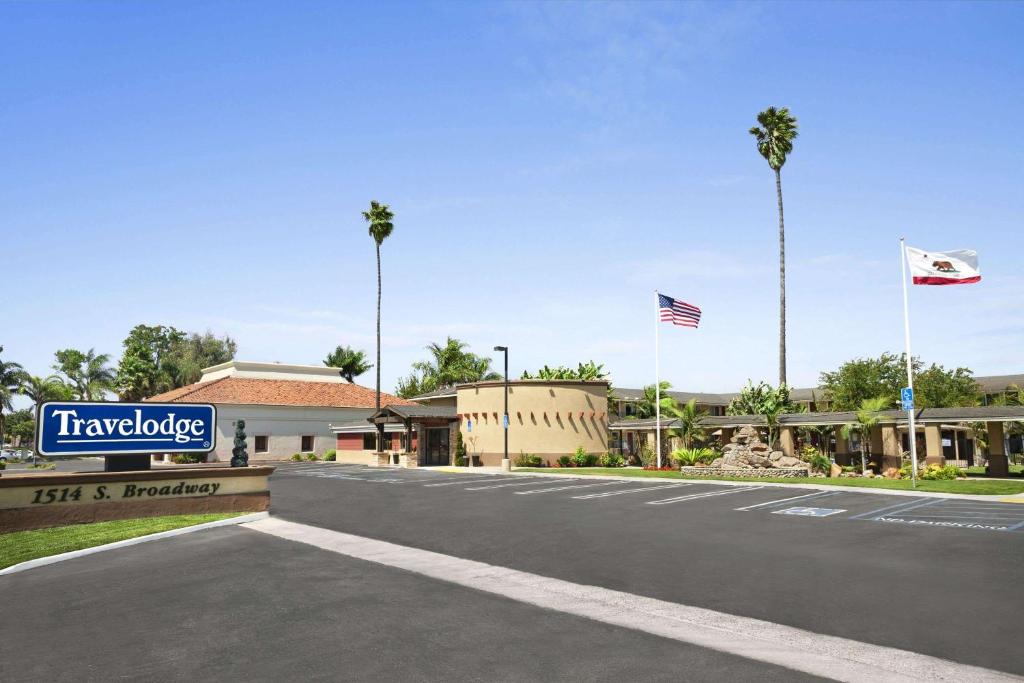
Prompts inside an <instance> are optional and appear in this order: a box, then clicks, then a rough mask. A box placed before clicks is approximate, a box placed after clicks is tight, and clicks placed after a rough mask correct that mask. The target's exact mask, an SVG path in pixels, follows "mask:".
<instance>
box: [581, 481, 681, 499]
mask: <svg viewBox="0 0 1024 683" xmlns="http://www.w3.org/2000/svg"><path fill="white" fill-rule="evenodd" d="M681 486H692V484H649V485H648V486H644V487H643V488H639V489H626V490H625V491H602V492H601V493H588V494H586V495H583V496H573V500H590V499H592V498H608V497H609V496H621V495H623V494H626V493H640V492H642V491H660V490H662V489H677V488H679V487H681Z"/></svg>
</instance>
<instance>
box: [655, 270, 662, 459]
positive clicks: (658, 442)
mask: <svg viewBox="0 0 1024 683" xmlns="http://www.w3.org/2000/svg"><path fill="white" fill-rule="evenodd" d="M660 336H661V299H660V298H659V297H658V290H654V415H655V418H654V448H655V452H656V453H657V463H658V469H659V470H660V469H661V368H660V362H659V358H658V338H659V337H660Z"/></svg>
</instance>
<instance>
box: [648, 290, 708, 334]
mask: <svg viewBox="0 0 1024 683" xmlns="http://www.w3.org/2000/svg"><path fill="white" fill-rule="evenodd" d="M658 311H659V312H660V313H661V321H662V322H666V323H672V324H673V325H679V326H681V327H697V325H699V324H700V309H699V308H697V307H696V306H694V305H693V304H688V303H686V302H685V301H679V300H677V299H673V298H672V297H670V296H665V295H664V294H658Z"/></svg>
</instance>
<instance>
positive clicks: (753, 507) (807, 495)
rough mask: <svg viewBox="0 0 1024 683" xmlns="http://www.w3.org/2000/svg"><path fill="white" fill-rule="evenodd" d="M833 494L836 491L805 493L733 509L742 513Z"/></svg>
mask: <svg viewBox="0 0 1024 683" xmlns="http://www.w3.org/2000/svg"><path fill="white" fill-rule="evenodd" d="M835 494H836V491H815V492H814V493H805V494H804V495H802V496H791V497H789V498H780V499H778V500H769V501H767V502H765V503H758V504H757V505H748V506H746V507H742V508H735V509H736V510H737V511H739V512H743V511H746V510H756V509H757V508H760V507H770V506H772V505H778V504H779V503H787V502H789V501H791V500H801V499H803V498H814V497H816V496H818V497H821V498H824V497H826V496H834V495H835Z"/></svg>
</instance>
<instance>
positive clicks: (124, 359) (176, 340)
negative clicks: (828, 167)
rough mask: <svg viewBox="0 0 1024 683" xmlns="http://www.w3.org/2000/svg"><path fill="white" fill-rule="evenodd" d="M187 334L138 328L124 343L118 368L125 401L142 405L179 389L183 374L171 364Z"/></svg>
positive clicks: (168, 330) (133, 330) (121, 392)
mask: <svg viewBox="0 0 1024 683" xmlns="http://www.w3.org/2000/svg"><path fill="white" fill-rule="evenodd" d="M185 338H186V336H185V333H184V332H181V331H180V330H176V329H174V328H173V327H164V326H163V325H136V326H135V327H133V328H132V331H131V332H129V333H128V336H127V337H126V338H125V340H124V353H123V354H122V356H121V362H120V363H119V364H118V367H117V380H116V383H117V389H118V392H119V393H120V395H121V400H123V401H141V400H142V399H144V398H148V397H150V396H155V395H156V394H159V393H162V392H164V391H170V390H171V389H174V388H176V387H177V386H184V385H183V384H182V385H179V384H177V381H176V375H178V376H179V377H180V372H179V371H178V370H177V367H176V366H175V365H174V363H169V362H168V361H169V359H170V358H171V350H172V349H173V348H174V347H175V346H176V345H177V344H180V343H181V342H183V341H184V340H185Z"/></svg>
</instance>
